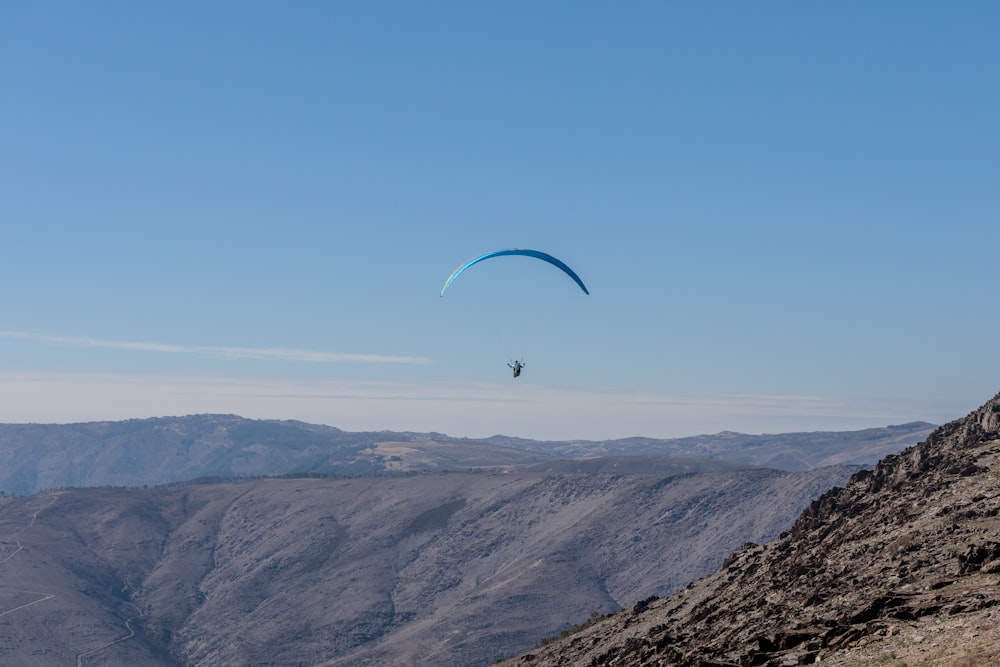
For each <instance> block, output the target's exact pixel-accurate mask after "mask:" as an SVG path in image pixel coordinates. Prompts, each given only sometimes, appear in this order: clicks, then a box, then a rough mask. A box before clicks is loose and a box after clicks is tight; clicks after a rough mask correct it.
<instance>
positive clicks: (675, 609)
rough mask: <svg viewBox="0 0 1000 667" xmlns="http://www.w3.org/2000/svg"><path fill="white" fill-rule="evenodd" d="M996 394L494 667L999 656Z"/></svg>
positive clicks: (898, 662)
mask: <svg viewBox="0 0 1000 667" xmlns="http://www.w3.org/2000/svg"><path fill="white" fill-rule="evenodd" d="M998 473H1000V395H998V396H997V397H995V398H993V399H992V400H991V401H989V402H988V403H986V404H985V405H984V406H983V407H981V408H980V409H978V410H976V411H974V412H972V413H971V414H969V415H968V416H967V417H966V418H964V419H960V420H956V421H954V422H952V423H950V424H946V425H945V426H942V427H941V428H939V429H937V430H936V431H934V432H933V433H932V434H931V435H930V437H928V438H927V440H926V441H925V442H923V443H921V444H919V445H917V446H914V447H911V448H908V449H906V450H905V451H903V452H902V453H900V454H898V455H892V456H888V457H886V458H885V459H884V460H882V461H881V462H880V463H879V464H878V466H876V468H875V469H874V471H867V470H866V471H862V472H859V473H857V474H856V475H854V476H853V477H852V479H851V480H850V482H849V483H848V484H847V486H846V488H834V489H832V490H830V491H828V492H827V493H825V494H824V495H823V496H822V497H821V498H819V499H818V500H816V501H815V502H814V503H812V504H811V505H810V507H809V508H808V509H807V510H806V511H805V512H804V513H803V514H802V515H801V516H800V517H799V518H798V520H797V521H796V522H795V523H794V525H793V526H792V528H791V529H790V530H788V531H785V532H784V533H782V534H781V536H780V537H779V538H778V539H777V540H775V541H773V542H770V543H768V544H766V545H765V546H758V545H757V544H747V545H745V546H744V547H743V548H742V549H740V550H738V551H737V552H735V553H733V554H732V555H730V556H729V557H728V558H727V559H726V561H725V564H724V567H723V568H722V569H721V570H720V571H718V572H717V573H716V574H714V575H712V576H711V577H708V578H706V579H703V580H700V581H697V582H695V583H693V584H691V585H690V586H688V587H687V588H686V589H685V590H683V591H681V592H679V593H676V594H674V595H672V596H670V597H668V598H665V599H659V600H655V599H645V600H642V601H640V602H639V603H637V604H636V605H634V606H633V608H632V609H631V610H628V611H625V612H622V613H620V614H616V615H614V616H612V617H610V618H608V619H605V620H602V621H600V622H597V623H596V624H594V625H592V626H591V627H589V628H586V629H583V630H582V631H580V632H578V633H575V634H573V635H572V636H571V637H568V638H565V639H562V640H560V641H557V642H554V643H551V644H549V645H547V646H544V647H542V648H538V649H537V650H533V651H532V652H530V653H528V654H526V655H523V656H521V657H520V658H518V659H515V660H511V661H509V662H508V663H505V664H508V665H511V666H514V665H518V666H525V667H526V666H529V665H530V666H531V667H552V666H555V665H611V664H614V665H620V666H623V667H629V666H646V665H681V666H693V665H700V666H704V665H715V666H726V665H729V666H736V665H773V666H779V665H803V664H813V663H817V662H819V663H821V664H823V665H839V666H846V665H893V666H896V667H901V666H902V665H950V666H955V667H958V666H973V665H996V664H1000V623H998V621H1000V585H998V583H1000V579H998V577H1000V518H998V517H1000V485H998Z"/></svg>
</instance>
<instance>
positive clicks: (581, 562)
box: [0, 415, 930, 667]
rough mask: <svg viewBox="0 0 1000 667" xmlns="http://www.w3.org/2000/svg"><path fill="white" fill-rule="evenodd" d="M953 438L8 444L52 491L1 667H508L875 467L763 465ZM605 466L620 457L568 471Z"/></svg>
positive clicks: (221, 424)
mask: <svg viewBox="0 0 1000 667" xmlns="http://www.w3.org/2000/svg"><path fill="white" fill-rule="evenodd" d="M929 429H930V426H929V425H926V424H919V423H918V424H912V425H904V426H894V427H887V428H885V429H870V430H867V431H860V432H850V433H846V434H843V437H842V439H841V441H840V445H839V446H838V445H837V444H836V442H837V437H836V435H835V434H803V436H802V437H803V439H804V440H806V444H804V445H802V446H801V447H800V448H799V449H798V452H797V453H796V454H795V455H794V456H793V457H789V456H788V452H790V451H791V452H795V449H796V448H795V447H794V445H793V444H791V441H792V440H794V438H793V437H792V436H791V435H789V434H785V435H778V436H743V437H740V436H737V435H736V434H720V436H719V437H718V438H716V439H715V440H713V438H712V436H704V437H702V438H697V439H688V440H685V441H682V442H676V441H652V440H650V441H645V443H644V444H643V443H639V442H636V443H634V445H635V447H636V448H641V447H646V448H647V449H641V450H640V451H644V452H653V453H658V455H655V456H654V455H647V456H635V455H633V456H625V455H621V453H622V452H632V451H633V450H632V449H630V448H629V447H628V445H627V444H626V443H625V442H624V441H615V442H611V443H582V442H571V443H535V442H533V441H521V440H517V441H515V440H514V439H510V438H503V437H499V436H498V437H496V438H492V439H485V440H481V441H473V440H466V439H458V438H449V437H448V436H443V435H440V434H416V433H403V434H400V433H389V432H378V433H363V434H358V433H346V432H343V431H340V430H338V429H334V428H331V427H324V426H315V425H309V424H303V423H300V422H274V421H256V420H245V419H242V418H239V417H235V416H231V415H195V416H191V417H179V418H162V419H151V420H131V421H128V422H104V423H93V424H75V425H6V426H2V427H0V443H2V445H0V456H2V457H3V458H4V464H5V467H4V468H3V470H4V471H5V474H6V475H7V476H6V477H5V478H4V483H5V484H7V485H8V488H13V489H18V490H17V491H14V493H16V494H21V493H24V490H25V489H27V490H28V491H30V490H31V489H32V488H40V489H42V490H38V491H37V492H35V493H33V494H32V495H28V496H25V497H7V498H5V499H2V500H0V638H2V639H0V663H3V664H17V665H24V666H25V667H31V666H32V665H51V664H72V663H73V662H74V661H75V662H76V663H77V664H78V665H102V664H105V665H118V664H129V665H133V664H142V665H154V666H155V665H164V666H166V665H171V666H177V665H265V664H266V665H330V666H333V665H455V666H458V665H462V666H466V665H486V664H490V663H492V662H494V661H495V660H497V659H498V658H502V657H504V656H510V655H515V654H516V653H518V652H521V651H525V650H527V649H530V648H531V647H532V646H533V645H535V644H537V643H538V642H540V641H542V640H544V639H545V638H547V637H552V636H554V635H557V634H559V633H560V632H561V631H563V630H565V629H566V628H567V627H569V626H572V625H573V624H574V623H576V622H578V621H579V620H580V619H581V618H587V617H588V614H589V615H595V614H596V615H604V614H609V613H612V612H614V611H617V610H619V609H622V608H631V606H632V605H634V604H635V603H636V601H639V600H643V599H647V598H648V597H650V596H654V595H656V596H666V595H669V594H670V593H673V592H675V591H677V590H679V589H681V588H682V587H683V586H685V585H686V584H687V583H688V582H690V581H692V580H694V579H697V578H698V577H702V576H705V575H707V574H709V573H711V572H713V571H715V570H717V569H718V568H719V567H720V566H721V564H722V561H723V559H724V558H725V556H726V554H727V553H729V552H731V551H733V550H734V549H738V548H739V547H740V545H742V544H744V543H746V542H747V541H754V542H767V541H769V540H772V539H774V538H776V537H777V536H778V535H779V533H781V531H782V530H785V529H786V528H787V527H788V526H789V525H791V523H792V521H793V520H794V518H795V517H796V516H798V514H799V513H800V512H801V511H802V510H803V509H804V508H806V507H807V506H808V505H809V503H810V502H811V501H813V500H814V499H816V498H818V497H819V496H820V495H821V494H822V493H823V492H824V491H825V490H827V489H829V488H830V487H832V486H834V485H837V484H845V483H846V482H847V480H848V479H849V478H850V477H851V475H853V474H855V473H856V472H858V470H860V469H861V468H860V467H859V466H856V465H853V466H848V465H838V466H824V467H819V468H812V469H808V470H798V471H790V470H784V471H783V470H777V469H773V468H761V467H755V466H752V465H750V464H749V463H740V462H738V461H739V460H740V459H741V458H743V459H746V458H750V459H755V458H760V457H771V458H774V457H776V456H777V457H783V458H786V459H789V460H791V459H795V460H797V461H800V462H801V461H809V460H813V459H815V460H826V459H827V458H828V457H830V456H842V457H843V456H847V457H856V456H871V455H873V453H874V452H876V451H880V450H881V449H884V448H892V447H895V448H896V449H895V451H899V449H902V445H901V444H900V443H901V441H904V440H905V439H907V438H915V437H918V436H919V435H920V434H921V433H922V432H925V431H927V430H929ZM759 438H763V440H755V439H759ZM712 442H715V443H716V444H714V445H712V446H713V447H715V448H716V449H715V450H714V451H712V452H708V453H711V454H712V455H713V456H714V457H715V458H704V457H692V456H690V454H691V453H692V448H696V449H695V450H694V451H698V452H701V453H703V454H704V453H706V451H707V450H706V443H709V444H711V443H712ZM816 442H825V443H826V444H825V445H824V446H823V447H819V448H817V446H816V445H815V444H814V443H816ZM525 443H527V444H529V445H530V446H531V447H533V448H534V450H533V449H530V448H528V447H527V446H521V447H515V446H514V445H515V444H521V445H525ZM616 447H617V448H618V449H615V448H616ZM581 448H589V449H587V452H589V453H593V452H594V451H595V448H597V449H601V450H602V451H604V452H605V453H610V454H615V453H617V454H619V455H613V456H611V455H609V456H601V457H586V458H580V459H567V458H565V457H564V456H563V455H564V454H566V453H567V450H568V449H573V450H574V451H576V452H578V453H579V452H580V451H582V450H581ZM664 451H677V452H681V453H684V454H685V455H687V456H685V457H676V456H674V457H672V456H665V455H663V452H664ZM59 452H62V456H59ZM32 455H33V456H32ZM800 465H801V464H800ZM265 470H271V471H273V472H274V473H276V474H278V475H279V476H278V477H263V476H262V475H263V471H265ZM185 475H187V476H191V477H199V478H201V480H200V481H199V482H191V481H170V480H172V479H175V478H177V477H183V476H185ZM237 475H243V476H244V477H242V478H237V477H236V476H237ZM15 482H16V483H17V484H20V485H21V486H16V485H15ZM95 484H96V486H94V485H95ZM143 484H144V485H147V486H148V487H149V488H141V485H143ZM85 485H90V486H91V488H78V487H81V486H85Z"/></svg>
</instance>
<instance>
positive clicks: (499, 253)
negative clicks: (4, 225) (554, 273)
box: [441, 248, 590, 296]
mask: <svg viewBox="0 0 1000 667" xmlns="http://www.w3.org/2000/svg"><path fill="white" fill-rule="evenodd" d="M505 255H524V256H526V257H534V258H536V259H540V260H542V261H545V262H548V263H549V264H552V265H553V266H555V267H558V268H560V269H562V271H563V273H565V274H566V275H567V276H569V277H570V278H572V279H573V281H574V282H575V283H576V284H577V285H579V286H580V289H582V290H583V293H584V294H590V291H589V290H588V289H587V287H586V285H584V284H583V281H582V280H580V276H578V275H576V272H575V271H573V269H571V268H569V267H568V266H567V265H566V263H565V262H563V261H562V260H560V259H556V258H555V257H553V256H552V255H550V254H548V253H547V252H542V251H540V250H529V249H527V248H507V249H506V250H494V251H492V252H487V253H483V254H482V255H479V256H478V257H473V258H472V259H470V260H469V261H467V262H465V263H464V264H462V265H461V266H459V267H458V268H457V269H455V271H454V272H453V273H452V274H451V275H450V276H448V280H446V281H445V283H444V287H442V288H441V296H444V292H445V290H446V289H448V286H449V285H451V284H452V283H453V282H454V281H455V278H458V276H459V275H460V274H461V273H462V272H463V271H465V270H466V269H467V268H469V267H470V266H472V265H473V264H478V263H479V262H481V261H483V260H484V259H490V258H492V257H503V256H505Z"/></svg>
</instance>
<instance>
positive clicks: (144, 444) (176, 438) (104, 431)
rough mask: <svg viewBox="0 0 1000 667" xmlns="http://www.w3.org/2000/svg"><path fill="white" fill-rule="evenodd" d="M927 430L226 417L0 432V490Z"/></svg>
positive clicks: (825, 458)
mask: <svg viewBox="0 0 1000 667" xmlns="http://www.w3.org/2000/svg"><path fill="white" fill-rule="evenodd" d="M931 429H932V426H931V425H930V424H926V423H923V422H915V423H912V424H904V425H902V426H888V427H885V428H877V429H867V430H863V431H848V432H819V433H791V434H783V435H763V436H756V435H741V434H737V433H728V432H724V433H719V434H717V435H704V436H697V437H693V438H681V439H676V440H655V439H650V438H630V439H626V440H611V441H564V442H540V441H534V440H524V439H520V438H509V437H504V436H495V437H493V438H485V439H481V440H475V439H466V438H452V437H449V436H446V435H443V434H440V433H410V432H404V433H396V432H390V431H378V432H358V433H352V432H347V431H342V430H340V429H337V428H334V427H331V426H320V425H315V424H306V423H303V422H296V421H269V420H251V419H243V418H241V417H237V416H234V415H193V416H188V417H163V418H156V419H134V420H128V421H120V422H91V423H83V424H0V491H3V492H6V493H12V494H17V495H27V494H31V493H36V492H38V491H41V490H46V489H62V488H68V487H89V486H144V485H150V486H152V485H156V484H163V483H168V482H178V481H185V480H190V479H196V478H202V477H227V478H228V477H254V476H267V475H283V474H289V473H312V474H320V475H348V476H360V475H378V474H385V473H399V472H404V473H405V472H410V473H412V472H421V471H431V470H511V469H513V468H516V467H519V466H526V465H538V464H544V463H551V462H553V461H555V460H557V459H567V458H571V459H582V458H596V457H602V458H604V457H635V456H647V457H659V458H660V459H661V460H662V459H663V457H686V458H700V459H703V460H702V462H701V463H699V464H697V465H698V469H699V470H708V469H720V466H717V465H715V466H714V468H713V465H714V464H710V463H708V462H706V461H705V460H704V459H714V460H716V461H721V462H734V463H740V464H749V465H756V466H765V467H773V468H779V469H784V470H807V469H810V468H815V467H821V466H824V465H831V464H850V465H874V463H875V462H876V461H877V460H878V459H879V458H881V457H882V456H885V455H887V454H890V453H894V452H898V451H900V450H901V449H903V448H904V447H906V446H908V445H910V444H913V443H915V442H919V441H920V440H921V439H922V438H924V437H925V436H926V435H927V433H929V432H930V430H931ZM560 465H562V464H560ZM670 465H673V464H670ZM684 465H688V466H691V465H693V464H691V462H688V463H686V464H684ZM663 470H666V469H663ZM693 470H695V468H692V467H689V468H688V471H693Z"/></svg>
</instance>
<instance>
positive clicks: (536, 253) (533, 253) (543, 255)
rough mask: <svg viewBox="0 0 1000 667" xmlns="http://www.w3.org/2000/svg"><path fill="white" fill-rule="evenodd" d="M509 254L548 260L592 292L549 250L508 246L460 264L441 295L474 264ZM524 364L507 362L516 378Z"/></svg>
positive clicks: (517, 361) (449, 277) (522, 361)
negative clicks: (549, 252) (548, 251)
mask: <svg viewBox="0 0 1000 667" xmlns="http://www.w3.org/2000/svg"><path fill="white" fill-rule="evenodd" d="M508 255H523V256H525V257H534V258H535V259H540V260H542V261H544V262H548V263H549V264H551V265H552V266H554V267H556V268H558V269H560V270H561V271H562V272H563V273H565V274H566V275H567V276H569V277H570V278H571V279H572V280H573V282H575V283H576V284H577V285H578V286H579V288H580V289H581V290H583V293H584V294H590V291H589V290H588V289H587V286H586V285H584V284H583V281H582V280H580V276H578V275H576V272H575V271H574V270H573V269H571V268H569V266H567V265H566V263H565V262H563V261H562V260H561V259H557V258H555V257H553V256H552V255H550V254H548V253H547V252H542V251H540V250H529V249H527V248H507V249H505V250H494V251H492V252H487V253H483V254H482V255H479V256H478V257H473V258H472V259H470V260H468V261H467V262H465V263H464V264H461V265H459V267H458V268H457V269H455V270H454V271H453V272H452V274H451V275H450V276H448V280H446V281H445V283H444V287H442V288H441V296H444V293H445V290H447V289H448V286H449V285H451V284H452V283H453V282H454V281H455V278H458V276H459V275H461V274H462V272H463V271H465V270H466V269H467V268H469V267H470V266H472V265H473V264H478V263H479V262H482V261H483V260H486V259H491V258H493V257H505V256H508ZM524 365H525V364H524V360H523V359H515V360H513V361H508V362H507V367H508V368H510V369H511V370H512V371H513V374H514V377H515V378H519V377H521V371H522V370H524Z"/></svg>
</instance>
